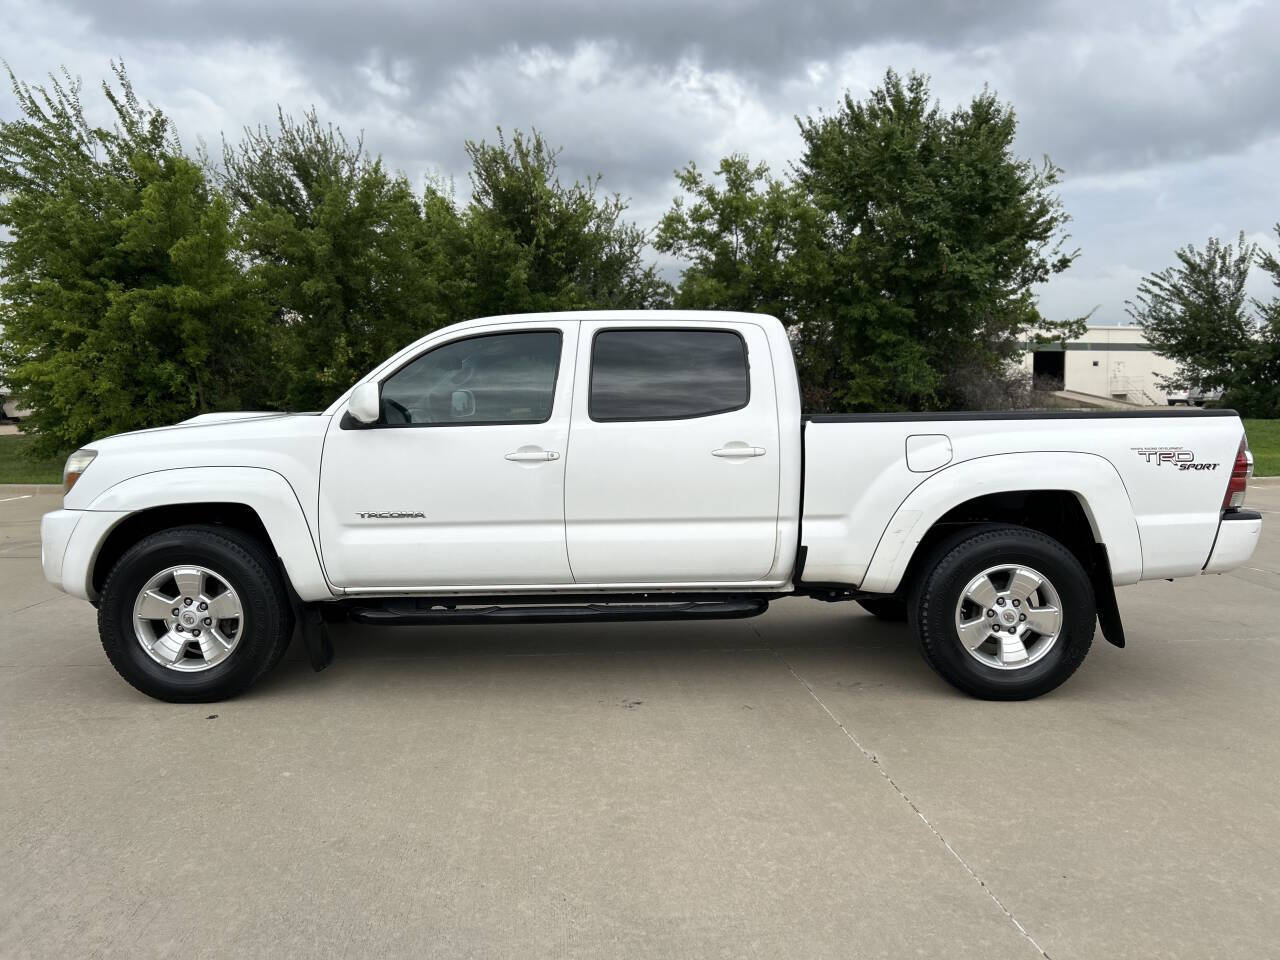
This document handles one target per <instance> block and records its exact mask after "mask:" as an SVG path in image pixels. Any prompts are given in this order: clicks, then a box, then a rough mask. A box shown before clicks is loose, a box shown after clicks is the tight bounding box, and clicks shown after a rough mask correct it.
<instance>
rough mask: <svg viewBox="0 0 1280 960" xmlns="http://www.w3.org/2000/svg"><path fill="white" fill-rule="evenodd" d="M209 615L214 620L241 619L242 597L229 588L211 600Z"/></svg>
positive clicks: (207, 612)
mask: <svg viewBox="0 0 1280 960" xmlns="http://www.w3.org/2000/svg"><path fill="white" fill-rule="evenodd" d="M206 614H207V616H210V617H212V618H213V619H214V620H239V619H240V616H241V611H240V598H239V597H237V596H236V595H235V594H234V593H232V592H231V591H230V590H228V591H227V592H225V593H220V594H218V595H217V596H216V597H214V598H213V599H211V600H209V609H208V611H206Z"/></svg>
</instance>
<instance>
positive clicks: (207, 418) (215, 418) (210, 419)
mask: <svg viewBox="0 0 1280 960" xmlns="http://www.w3.org/2000/svg"><path fill="white" fill-rule="evenodd" d="M292 416H299V414H293V413H279V412H278V411H275V410H231V411H228V412H226V413H202V414H200V415H199V416H196V417H192V418H191V419H189V420H183V421H181V422H179V423H175V424H173V426H175V427H186V426H190V425H192V424H197V423H202V424H203V423H226V422H228V421H230V420H259V419H265V418H268V417H292ZM301 416H305V414H301Z"/></svg>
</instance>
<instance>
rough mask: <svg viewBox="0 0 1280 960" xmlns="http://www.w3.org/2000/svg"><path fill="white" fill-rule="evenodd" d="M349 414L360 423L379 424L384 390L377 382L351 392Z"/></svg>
mask: <svg viewBox="0 0 1280 960" xmlns="http://www.w3.org/2000/svg"><path fill="white" fill-rule="evenodd" d="M347 413H349V414H351V419H353V420H355V421H357V422H359V423H377V422H378V417H380V416H381V415H382V389H381V388H380V387H379V386H378V384H377V383H376V382H375V381H372V380H370V381H368V382H366V383H362V384H360V385H359V386H358V387H356V388H355V389H354V390H352V391H351V396H350V398H349V399H348V400H347Z"/></svg>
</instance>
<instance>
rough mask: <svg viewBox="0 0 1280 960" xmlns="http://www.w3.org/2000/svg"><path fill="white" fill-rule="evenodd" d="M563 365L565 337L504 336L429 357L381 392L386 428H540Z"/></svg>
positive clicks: (448, 347)
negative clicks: (495, 425) (496, 425)
mask: <svg viewBox="0 0 1280 960" xmlns="http://www.w3.org/2000/svg"><path fill="white" fill-rule="evenodd" d="M559 366H560V333H559V331H556V330H536V331H531V332H529V333H498V334H491V335H489V336H481V337H471V338H470V339H468V340H455V341H454V342H452V343H447V344H445V345H444V346H443V347H437V348H436V349H434V350H431V351H429V352H428V353H424V354H423V355H422V356H421V357H419V358H418V359H416V360H414V361H413V362H412V363H410V364H409V365H408V366H406V367H402V368H401V369H400V370H398V371H397V372H396V373H395V374H393V375H392V376H391V377H390V378H388V379H387V381H386V382H385V383H383V385H382V422H383V423H386V424H390V425H392V426H395V425H399V424H405V423H415V424H417V423H421V424H462V423H471V424H480V423H542V422H544V421H546V420H549V419H550V418H551V401H552V399H553V398H554V396H555V390H556V371H557V369H558V368H559Z"/></svg>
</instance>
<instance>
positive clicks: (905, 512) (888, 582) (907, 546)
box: [859, 452, 1142, 593]
mask: <svg viewBox="0 0 1280 960" xmlns="http://www.w3.org/2000/svg"><path fill="white" fill-rule="evenodd" d="M1038 490H1065V491H1067V492H1069V493H1072V494H1074V495H1075V496H1076V498H1077V499H1078V500H1079V501H1080V505H1081V506H1082V507H1083V508H1084V512H1085V516H1086V517H1087V518H1088V520H1089V525H1090V527H1091V528H1092V529H1091V532H1092V534H1093V539H1094V541H1095V542H1096V543H1101V544H1105V545H1106V549H1107V554H1108V556H1109V558H1110V566H1111V577H1110V579H1111V582H1112V583H1113V584H1115V585H1119V584H1125V583H1137V582H1138V580H1139V579H1141V577H1142V541H1141V539H1140V538H1139V535H1138V525H1137V521H1136V520H1135V518H1134V512H1133V505H1132V504H1131V503H1130V501H1129V494H1128V491H1127V490H1126V489H1125V486H1124V481H1122V480H1121V479H1120V475H1119V474H1118V473H1117V472H1116V469H1115V467H1113V466H1112V465H1111V462H1110V461H1108V460H1107V459H1106V458H1105V457H1100V456H1097V455H1096V454H1090V453H1048V452H1046V453H1008V454H997V455H993V456H989V457H978V458H976V459H973V460H965V461H963V462H961V463H958V464H955V465H954V466H950V467H947V468H945V469H943V470H940V471H938V472H937V473H936V474H934V475H933V476H932V477H930V478H929V479H928V480H926V481H925V482H924V483H922V484H920V485H919V486H918V487H916V488H915V490H913V491H912V492H911V494H910V495H909V496H908V497H907V498H906V499H905V500H904V501H902V503H901V505H900V506H899V507H898V509H897V511H895V513H894V514H893V517H892V518H891V519H890V521H889V525H888V526H887V527H886V528H885V532H884V534H883V535H882V536H881V538H880V542H879V544H877V546H876V549H875V552H874V553H873V554H872V556H871V563H870V565H869V566H868V568H867V575H866V577H865V578H864V579H863V581H862V583H861V584H859V587H860V588H861V589H862V590H866V591H869V592H872V593H893V592H894V591H895V590H897V589H898V587H899V586H900V585H901V583H902V578H903V576H904V574H905V573H906V571H907V567H908V565H909V564H910V563H911V559H912V557H913V556H914V555H915V553H916V550H917V549H918V548H919V546H920V543H921V541H922V540H923V539H924V537H925V535H926V534H927V533H928V532H929V530H930V529H931V528H932V527H933V525H934V524H935V523H937V522H938V520H939V519H940V518H941V517H942V516H943V515H944V514H946V513H947V512H948V511H949V510H952V509H953V508H955V507H957V506H959V505H960V504H962V503H965V502H966V501H969V500H973V499H975V498H977V497H981V496H985V495H988V494H993V493H1012V492H1019V491H1038Z"/></svg>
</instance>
